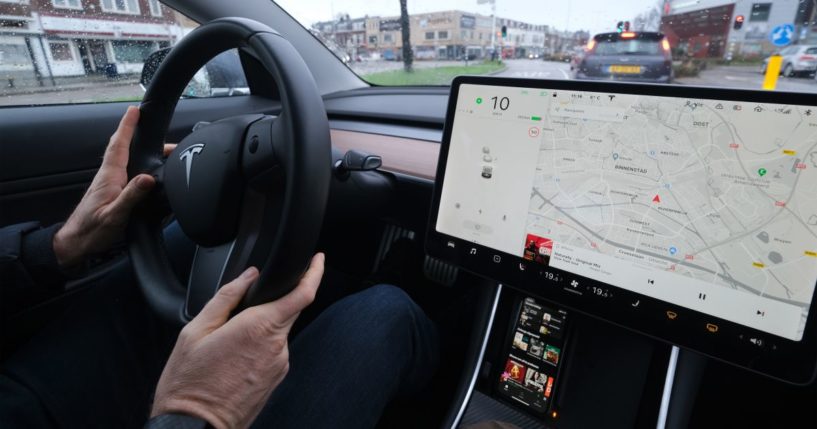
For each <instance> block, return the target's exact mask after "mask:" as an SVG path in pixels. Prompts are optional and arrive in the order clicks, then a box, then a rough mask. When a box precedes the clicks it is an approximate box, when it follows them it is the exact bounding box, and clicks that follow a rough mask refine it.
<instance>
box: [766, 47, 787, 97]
mask: <svg viewBox="0 0 817 429" xmlns="http://www.w3.org/2000/svg"><path fill="white" fill-rule="evenodd" d="M782 64H783V57H781V56H780V55H772V56H771V57H769V64H766V77H764V78H763V89H765V90H769V91H774V89H775V88H776V87H777V78H778V77H780V66H781V65H782Z"/></svg>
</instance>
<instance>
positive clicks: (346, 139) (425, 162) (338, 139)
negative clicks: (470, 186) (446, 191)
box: [330, 129, 440, 180]
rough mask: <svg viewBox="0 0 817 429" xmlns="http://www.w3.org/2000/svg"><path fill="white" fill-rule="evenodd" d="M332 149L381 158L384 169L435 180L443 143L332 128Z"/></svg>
mask: <svg viewBox="0 0 817 429" xmlns="http://www.w3.org/2000/svg"><path fill="white" fill-rule="evenodd" d="M330 134H331V137H332V147H334V148H335V149H338V150H339V151H341V152H346V151H348V150H351V149H356V150H360V151H363V152H368V153H370V154H372V155H379V156H380V157H382V158H383V167H382V168H381V169H383V170H386V171H391V172H395V173H402V174H407V175H410V176H416V177H420V178H423V179H430V180H434V177H435V176H436V173H437V159H438V157H439V155H440V143H439V142H433V141H428V140H417V139H410V138H405V137H394V136H387V135H382V134H373V133H363V132H358V131H346V130H338V129H332V130H331V131H330Z"/></svg>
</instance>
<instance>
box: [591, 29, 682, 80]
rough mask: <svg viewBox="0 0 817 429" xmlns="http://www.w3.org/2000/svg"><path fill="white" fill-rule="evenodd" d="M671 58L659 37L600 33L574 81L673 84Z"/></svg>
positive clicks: (637, 33)
mask: <svg viewBox="0 0 817 429" xmlns="http://www.w3.org/2000/svg"><path fill="white" fill-rule="evenodd" d="M672 76H673V74H672V56H671V55H670V46H669V42H668V41H667V39H666V38H665V37H664V35H663V34H661V33H651V32H635V31H625V32H623V33H601V34H597V35H595V36H594V37H593V38H592V39H591V40H590V42H589V43H588V44H587V51H586V53H585V54H584V58H582V60H581V62H579V64H578V67H576V73H575V78H576V79H594V80H626V81H635V82H657V83H670V82H672Z"/></svg>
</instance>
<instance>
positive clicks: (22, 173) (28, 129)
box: [0, 95, 281, 183]
mask: <svg viewBox="0 0 817 429" xmlns="http://www.w3.org/2000/svg"><path fill="white" fill-rule="evenodd" d="M133 104H135V103H89V104H58V105H51V106H16V107H5V108H2V109H0V130H4V131H3V139H2V142H0V152H2V154H3V156H0V182H2V183H5V182H9V181H12V180H18V179H25V178H31V177H39V176H48V175H53V174H58V173H66V172H75V171H81V170H89V169H96V168H97V167H99V164H100V162H101V161H102V154H103V153H104V150H105V146H106V145H107V144H108V139H109V138H110V136H111V134H112V133H113V131H114V130H115V129H116V126H117V124H118V123H119V120H120V118H122V115H123V114H124V113H125V109H126V108H127V107H128V106H130V105H133ZM280 111H281V103H279V102H278V101H276V100H270V99H268V98H264V97H259V96H254V95H246V96H232V97H214V98H204V99H183V100H179V103H178V105H177V107H176V112H175V115H174V117H173V121H172V122H171V124H170V128H169V130H168V135H167V141H169V142H178V141H180V140H181V139H182V138H183V137H184V136H186V135H187V134H189V133H190V130H191V127H192V125H193V124H195V123H197V122H199V121H215V120H217V119H221V118H224V117H228V116H234V115H240V114H245V113H264V114H278V113H279V112H280ZM89 118H93V122H94V124H95V126H93V127H89V126H88V119H89ZM55 129H59V130H60V132H59V135H62V136H66V137H65V140H64V141H54V135H55V134H56V133H55V131H54V130H55Z"/></svg>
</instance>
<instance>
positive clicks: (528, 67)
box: [497, 60, 817, 93]
mask: <svg viewBox="0 0 817 429" xmlns="http://www.w3.org/2000/svg"><path fill="white" fill-rule="evenodd" d="M505 64H506V65H507V66H508V68H507V69H506V70H505V71H504V72H502V73H499V74H497V76H504V77H521V78H531V79H570V77H571V75H572V73H571V71H570V65H569V64H567V63H559V62H551V61H540V60H506V61H505ZM675 83H676V84H678V85H696V86H715V87H719V88H724V87H727V88H744V89H762V84H763V75H762V74H760V72H759V69H758V67H755V66H713V67H712V68H710V69H708V70H704V71H703V72H701V74H700V75H699V76H697V77H684V78H679V79H676V80H675ZM777 90H779V91H794V92H811V93H817V80H815V79H813V78H808V77H793V78H788V77H782V76H781V77H780V78H779V79H778V81H777Z"/></svg>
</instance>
